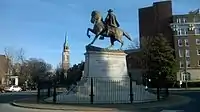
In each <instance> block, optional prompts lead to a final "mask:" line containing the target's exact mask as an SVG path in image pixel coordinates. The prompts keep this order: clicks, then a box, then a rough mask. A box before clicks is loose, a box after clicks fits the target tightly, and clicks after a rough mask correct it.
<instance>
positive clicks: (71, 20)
mask: <svg viewBox="0 0 200 112" xmlns="http://www.w3.org/2000/svg"><path fill="white" fill-rule="evenodd" d="M157 1H161V0H0V54H4V49H5V48H8V49H10V51H17V50H19V49H20V48H23V50H24V55H25V57H26V58H27V59H28V58H40V59H44V60H45V61H46V62H47V63H50V64H52V65H53V67H56V66H57V65H58V64H59V63H60V62H61V59H62V58H61V56H62V50H63V43H64V39H65V33H66V34H67V36H68V42H69V47H70V63H71V65H73V64H77V63H80V62H81V61H82V60H84V53H85V46H86V45H87V44H89V43H90V42H91V41H92V38H93V36H94V35H92V37H91V38H88V37H87V36H86V30H87V28H92V27H93V25H92V24H91V23H90V14H91V12H92V11H93V10H98V11H100V12H101V14H102V15H103V17H104V18H105V16H106V14H107V10H108V9H109V8H111V9H113V10H114V13H115V14H116V16H117V19H118V21H119V23H120V27H121V28H122V29H123V30H125V31H126V32H128V33H129V34H130V35H131V37H132V38H133V39H134V40H136V41H137V40H138V36H139V33H138V32H139V30H138V9H139V8H142V7H147V6H151V5H152V3H153V2H157ZM172 4H173V13H174V14H183V13H188V12H189V11H191V10H195V9H197V8H200V5H199V4H200V1H199V0H172ZM124 40H125V45H124V49H126V48H127V47H128V45H130V44H133V43H131V42H129V41H128V40H127V39H125V38H124ZM109 44H110V43H109V39H104V40H97V41H96V42H95V44H94V45H95V46H100V47H107V46H109ZM115 45H116V48H117V47H119V43H117V42H116V43H115Z"/></svg>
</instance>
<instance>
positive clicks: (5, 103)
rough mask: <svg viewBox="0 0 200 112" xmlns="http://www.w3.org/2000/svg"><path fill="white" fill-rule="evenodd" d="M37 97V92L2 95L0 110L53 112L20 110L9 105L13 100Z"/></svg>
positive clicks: (37, 111)
mask: <svg viewBox="0 0 200 112" xmlns="http://www.w3.org/2000/svg"><path fill="white" fill-rule="evenodd" d="M35 95H36V93H35V92H18V93H0V110H1V112H51V111H47V110H42V111H40V110H36V109H25V108H19V107H14V106H11V105H10V104H9V103H10V102H12V101H13V100H19V99H24V98H31V97H35ZM58 112H59V111H58ZM60 112H62V111H60Z"/></svg>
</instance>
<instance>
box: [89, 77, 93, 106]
mask: <svg viewBox="0 0 200 112" xmlns="http://www.w3.org/2000/svg"><path fill="white" fill-rule="evenodd" d="M90 86H91V93H90V103H91V104H93V101H94V92H93V78H92V77H91V85H90Z"/></svg>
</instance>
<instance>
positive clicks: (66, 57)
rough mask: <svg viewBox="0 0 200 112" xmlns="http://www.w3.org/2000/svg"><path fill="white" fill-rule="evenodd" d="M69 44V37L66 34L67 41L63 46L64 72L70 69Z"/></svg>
mask: <svg viewBox="0 0 200 112" xmlns="http://www.w3.org/2000/svg"><path fill="white" fill-rule="evenodd" d="M69 65H70V63H69V44H68V37H67V33H65V41H64V44H63V53H62V68H63V69H64V70H68V69H69Z"/></svg>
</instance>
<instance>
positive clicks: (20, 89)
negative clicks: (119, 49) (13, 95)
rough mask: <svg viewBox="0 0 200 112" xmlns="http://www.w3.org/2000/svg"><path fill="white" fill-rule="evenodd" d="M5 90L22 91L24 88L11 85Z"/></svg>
mask: <svg viewBox="0 0 200 112" xmlns="http://www.w3.org/2000/svg"><path fill="white" fill-rule="evenodd" d="M4 90H5V91H6V92H19V91H22V88H21V87H19V86H10V87H5V89H4Z"/></svg>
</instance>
